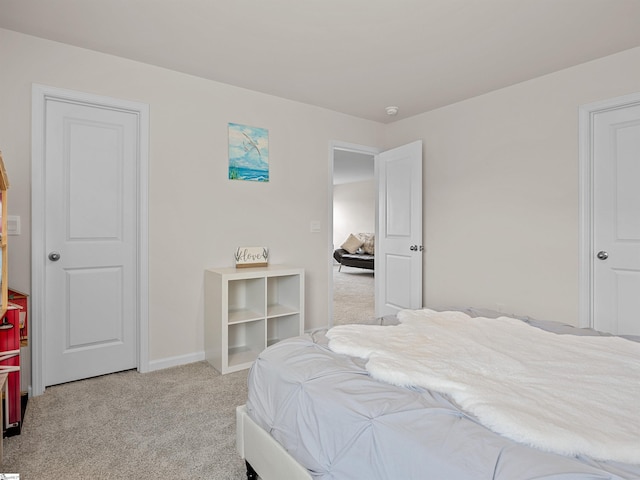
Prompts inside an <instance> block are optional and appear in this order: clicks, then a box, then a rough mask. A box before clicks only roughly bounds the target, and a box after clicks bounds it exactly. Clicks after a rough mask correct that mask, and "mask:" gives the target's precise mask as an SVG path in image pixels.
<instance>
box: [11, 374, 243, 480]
mask: <svg viewBox="0 0 640 480" xmlns="http://www.w3.org/2000/svg"><path fill="white" fill-rule="evenodd" d="M246 384H247V371H246V370H245V371H242V372H236V373H231V374H227V375H220V374H218V373H217V372H216V371H215V370H214V369H213V367H211V366H210V365H209V364H208V363H206V362H198V363H192V364H189V365H183V366H180V367H175V368H170V369H166V370H160V371H157V372H150V373H144V374H140V373H138V372H136V371H127V372H121V373H115V374H111V375H105V376H102V377H97V378H92V379H88V380H82V381H79V382H73V383H67V384H64V385H58V386H54V387H49V388H47V389H46V391H45V393H44V394H43V395H40V396H38V397H33V398H31V399H30V400H29V403H28V406H27V411H26V414H25V418H24V421H23V427H22V432H21V434H20V435H17V436H14V437H9V438H5V439H4V462H3V464H2V467H0V469H1V470H0V471H3V472H11V473H20V475H21V476H20V478H21V479H23V480H44V479H52V478H61V479H65V480H79V479H82V480H94V479H100V478H109V479H114V480H119V479H136V480H147V479H149V480H151V479H153V480H157V479H159V478H163V479H164V478H167V479H169V478H170V479H185V480H186V479H190V480H193V479H203V480H204V479H206V480H230V479H242V478H246V475H245V472H246V470H245V467H244V462H243V461H242V459H241V458H240V457H239V455H238V454H237V453H236V450H235V407H236V406H237V405H242V404H244V403H245V402H246V396H247V389H246Z"/></svg>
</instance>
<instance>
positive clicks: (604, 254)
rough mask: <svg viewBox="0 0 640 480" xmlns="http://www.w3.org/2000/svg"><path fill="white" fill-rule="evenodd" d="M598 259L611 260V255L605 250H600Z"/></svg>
mask: <svg viewBox="0 0 640 480" xmlns="http://www.w3.org/2000/svg"><path fill="white" fill-rule="evenodd" d="M596 257H598V259H599V260H606V259H607V258H609V254H608V253H607V252H605V251H604V250H600V251H599V252H598V254H597V255H596Z"/></svg>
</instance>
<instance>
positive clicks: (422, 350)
mask: <svg viewBox="0 0 640 480" xmlns="http://www.w3.org/2000/svg"><path fill="white" fill-rule="evenodd" d="M398 318H399V320H400V321H401V324H400V325H397V326H384V327H383V326H370V325H342V326H338V327H334V328H332V329H330V330H329V331H328V332H327V337H329V339H330V340H329V347H330V348H331V350H333V351H335V352H337V353H343V354H347V355H351V356H356V357H360V358H364V359H368V361H367V365H366V368H367V370H368V371H369V373H370V374H371V376H372V377H374V378H376V379H378V380H382V381H385V382H388V383H391V384H395V385H401V386H421V387H424V388H428V389H430V390H434V391H437V392H440V393H445V394H447V395H449V396H450V397H451V398H452V399H453V400H454V401H455V402H456V403H457V404H458V405H459V406H460V407H461V408H462V409H463V410H464V411H466V412H468V413H470V414H472V415H474V416H475V417H476V418H477V419H478V421H479V422H481V423H482V424H483V425H485V426H486V427H488V428H490V429H491V430H493V431H495V432H497V433H499V434H501V435H504V436H505V437H508V438H510V439H512V440H515V441H517V442H520V443H524V444H527V445H531V446H534V447H537V448H540V449H542V450H546V451H551V452H555V453H559V454H563V455H587V456H590V457H593V458H595V459H599V460H610V461H620V462H625V463H631V464H640V344H638V343H636V342H631V341H628V340H625V339H622V338H618V337H583V336H574V335H558V334H554V333H550V332H546V331H543V330H540V329H538V328H535V327H532V326H529V325H527V324H525V323H523V322H521V321H519V320H515V319H510V318H506V317H501V318H498V319H488V318H473V319H472V318H470V317H469V316H467V315H466V314H464V313H462V312H435V311H433V310H426V309H425V310H415V311H414V310H404V311H401V312H400V313H399V314H398Z"/></svg>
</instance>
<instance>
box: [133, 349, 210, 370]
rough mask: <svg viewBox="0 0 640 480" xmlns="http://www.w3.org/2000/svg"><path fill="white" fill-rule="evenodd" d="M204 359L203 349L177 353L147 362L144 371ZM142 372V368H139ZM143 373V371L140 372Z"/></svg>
mask: <svg viewBox="0 0 640 480" xmlns="http://www.w3.org/2000/svg"><path fill="white" fill-rule="evenodd" d="M204 360H205V355H204V350H202V351H200V352H196V353H190V354H188V355H178V356H175V357H168V358H162V359H160V360H152V361H151V362H148V364H147V368H148V369H147V370H146V372H155V371H156V370H164V369H165V368H172V367H179V366H180V365H188V364H189V363H196V362H203V361H204ZM140 372H142V370H140ZM142 373H144V372H142Z"/></svg>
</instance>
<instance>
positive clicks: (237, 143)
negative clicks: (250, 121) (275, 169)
mask: <svg viewBox="0 0 640 480" xmlns="http://www.w3.org/2000/svg"><path fill="white" fill-rule="evenodd" d="M229 179H230V180H248V181H253V182H268V181H269V131H268V130H267V129H266V128H258V127H249V126H247V125H240V124H238V123H229Z"/></svg>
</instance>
